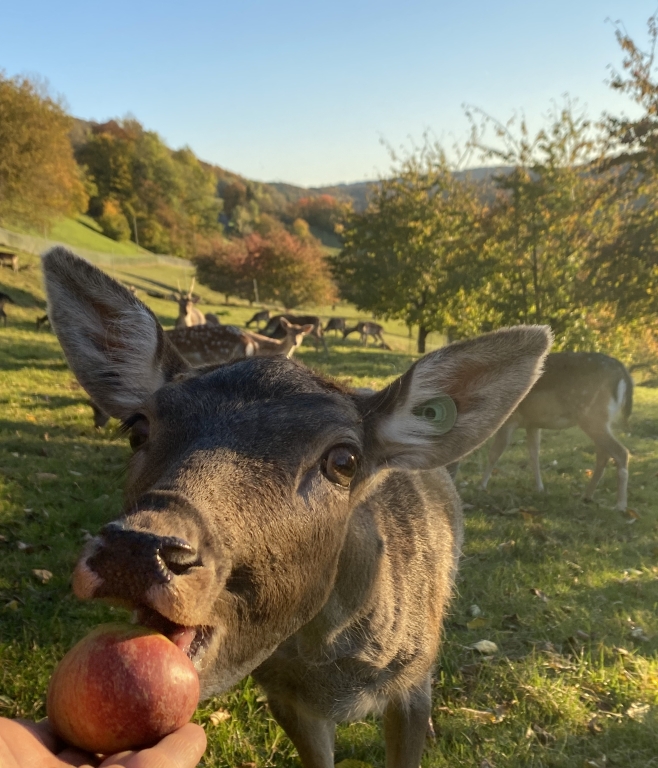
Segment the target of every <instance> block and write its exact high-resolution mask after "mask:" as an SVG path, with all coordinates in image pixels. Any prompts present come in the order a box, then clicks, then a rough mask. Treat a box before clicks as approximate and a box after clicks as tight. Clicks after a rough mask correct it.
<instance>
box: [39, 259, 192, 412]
mask: <svg viewBox="0 0 658 768" xmlns="http://www.w3.org/2000/svg"><path fill="white" fill-rule="evenodd" d="M42 266H43V273H44V277H45V282H46V292H47V294H48V310H49V315H50V319H51V322H52V325H53V329H54V331H55V333H56V334H57V337H58V338H59V341H60V344H61V345H62V349H63V350H64V354H65V355H66V359H67V360H68V362H69V365H70V366H71V369H72V370H73V373H74V374H75V375H76V377H77V379H78V381H79V382H80V384H82V386H83V387H84V388H85V390H86V391H87V392H88V393H89V395H90V396H91V398H92V400H93V401H94V402H95V403H96V404H97V405H98V406H100V408H102V410H103V411H105V413H108V414H110V415H111V416H115V417H116V418H119V419H125V418H127V417H128V416H131V415H132V414H133V413H135V412H136V410H138V409H139V407H140V405H141V404H142V403H144V401H145V400H147V399H148V398H149V397H150V396H151V395H152V394H153V392H155V391H156V390H157V389H159V388H160V387H161V386H162V385H163V384H165V383H166V382H167V381H169V380H171V379H172V378H173V377H174V376H175V375H176V374H177V373H181V372H183V371H185V370H187V369H188V367H189V366H188V365H187V363H186V362H185V361H184V360H183V359H182V358H181V356H180V355H179V354H178V352H177V351H176V350H175V349H174V347H173V346H172V345H171V344H170V343H169V342H168V341H167V339H166V338H165V336H164V332H163V330H162V328H161V326H160V324H159V323H158V321H157V320H156V318H155V316H154V314H153V313H152V312H151V310H150V309H149V308H148V307H146V306H145V305H144V304H142V302H141V301H139V299H137V298H136V297H135V296H134V295H133V294H132V293H131V292H130V291H128V290H127V289H126V288H124V287H123V286H122V285H121V284H119V283H118V282H117V281H116V280H113V279H112V278H111V277H109V276H108V275H106V274H105V273H104V272H101V270H100V269H96V267H93V266H92V265H91V264H89V263H88V262H86V261H84V260H83V259H80V258H78V257H77V256H74V255H73V254H72V253H71V252H70V251H67V250H66V249H65V248H53V249H52V250H50V251H48V253H46V254H45V256H44V257H43V259H42Z"/></svg>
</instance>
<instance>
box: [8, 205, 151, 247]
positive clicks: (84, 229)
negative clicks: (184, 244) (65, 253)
mask: <svg viewBox="0 0 658 768" xmlns="http://www.w3.org/2000/svg"><path fill="white" fill-rule="evenodd" d="M14 229H16V231H17V232H23V233H24V234H28V235H37V236H39V237H46V238H47V239H48V240H54V241H56V242H58V243H65V244H66V245H71V246H73V247H74V248H76V247H77V248H86V249H87V250H90V251H99V252H100V253H110V254H116V255H119V256H141V255H150V252H149V251H147V250H145V249H144V248H140V247H139V246H137V245H135V243H133V242H131V241H129V240H128V241H125V242H117V241H116V240H112V239H111V238H109V237H105V235H104V234H103V233H102V231H101V228H100V226H99V225H98V222H96V221H94V219H92V218H91V217H90V216H83V215H80V216H77V217H76V218H75V219H72V218H68V217H62V218H60V219H58V220H57V221H56V222H55V224H54V225H53V226H52V227H51V229H50V231H49V232H46V233H44V232H37V231H31V230H27V229H20V228H15V227H14Z"/></svg>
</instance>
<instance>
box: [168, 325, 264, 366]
mask: <svg viewBox="0 0 658 768" xmlns="http://www.w3.org/2000/svg"><path fill="white" fill-rule="evenodd" d="M165 334H166V336H167V338H168V339H169V341H170V342H171V343H172V344H173V345H174V347H176V349H177V350H178V351H179V352H180V354H181V355H182V356H183V357H184V358H185V360H187V362H188V363H189V364H190V365H210V364H219V363H230V362H232V361H233V360H242V359H243V358H245V357H251V356H252V355H254V353H255V351H256V344H255V343H254V341H253V339H252V338H251V337H250V336H249V334H247V333H246V332H245V331H242V330H240V328H236V326H234V325H211V324H209V323H208V324H206V325H194V326H192V327H190V328H174V329H173V330H169V331H165Z"/></svg>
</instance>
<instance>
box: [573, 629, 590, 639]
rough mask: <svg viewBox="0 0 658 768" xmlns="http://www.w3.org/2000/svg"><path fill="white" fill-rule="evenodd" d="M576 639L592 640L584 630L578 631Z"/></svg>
mask: <svg viewBox="0 0 658 768" xmlns="http://www.w3.org/2000/svg"><path fill="white" fill-rule="evenodd" d="M576 637H578V638H580V639H581V640H591V639H592V638H591V636H590V635H589V633H587V632H584V631H583V630H582V629H577V630H576Z"/></svg>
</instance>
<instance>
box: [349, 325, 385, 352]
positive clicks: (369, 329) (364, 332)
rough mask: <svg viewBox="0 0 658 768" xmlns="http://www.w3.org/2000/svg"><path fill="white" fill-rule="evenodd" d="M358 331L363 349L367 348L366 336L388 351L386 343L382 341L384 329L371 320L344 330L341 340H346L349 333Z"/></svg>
mask: <svg viewBox="0 0 658 768" xmlns="http://www.w3.org/2000/svg"><path fill="white" fill-rule="evenodd" d="M355 331H358V333H359V334H360V336H361V343H362V344H363V346H364V347H367V346H368V336H372V338H373V339H374V340H375V341H378V342H379V343H380V344H381V346H382V347H383V348H384V349H390V347H389V346H388V344H387V343H386V341H385V340H384V336H383V335H382V334H383V333H384V327H383V326H382V325H380V324H379V323H373V322H372V321H371V320H366V321H365V322H364V321H360V322H358V323H357V324H356V325H355V326H354V327H352V328H345V330H344V331H343V338H344V339H346V338H347V337H348V336H349V335H350V333H354V332H355Z"/></svg>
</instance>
